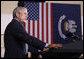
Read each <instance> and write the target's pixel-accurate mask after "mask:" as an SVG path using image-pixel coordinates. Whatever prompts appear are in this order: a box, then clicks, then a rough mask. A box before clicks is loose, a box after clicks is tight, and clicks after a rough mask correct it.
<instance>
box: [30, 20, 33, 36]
mask: <svg viewBox="0 0 84 59" xmlns="http://www.w3.org/2000/svg"><path fill="white" fill-rule="evenodd" d="M30 35H33V21H32V20H30Z"/></svg>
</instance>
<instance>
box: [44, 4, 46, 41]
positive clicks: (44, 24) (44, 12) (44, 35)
mask: <svg viewBox="0 0 84 59" xmlns="http://www.w3.org/2000/svg"><path fill="white" fill-rule="evenodd" d="M44 42H46V3H44Z"/></svg>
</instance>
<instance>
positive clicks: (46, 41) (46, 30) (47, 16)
mask: <svg viewBox="0 0 84 59" xmlns="http://www.w3.org/2000/svg"><path fill="white" fill-rule="evenodd" d="M46 43H48V3H46Z"/></svg>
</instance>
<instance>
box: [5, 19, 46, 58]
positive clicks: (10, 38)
mask: <svg viewBox="0 0 84 59" xmlns="http://www.w3.org/2000/svg"><path fill="white" fill-rule="evenodd" d="M25 43H27V44H28V45H30V46H32V47H35V48H37V49H40V50H43V48H44V46H45V44H46V43H44V42H42V41H40V40H39V39H37V38H35V37H33V36H30V35H29V34H28V33H27V32H26V31H25V29H24V27H23V25H22V23H21V22H19V21H17V20H16V19H13V20H12V21H11V22H10V23H9V24H8V26H7V27H6V30H5V34H4V45H5V56H4V57H5V58H24V56H25V51H24V48H25Z"/></svg>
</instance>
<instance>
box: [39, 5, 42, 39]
mask: <svg viewBox="0 0 84 59" xmlns="http://www.w3.org/2000/svg"><path fill="white" fill-rule="evenodd" d="M41 22H42V3H39V38H40V40H42V23H41Z"/></svg>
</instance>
